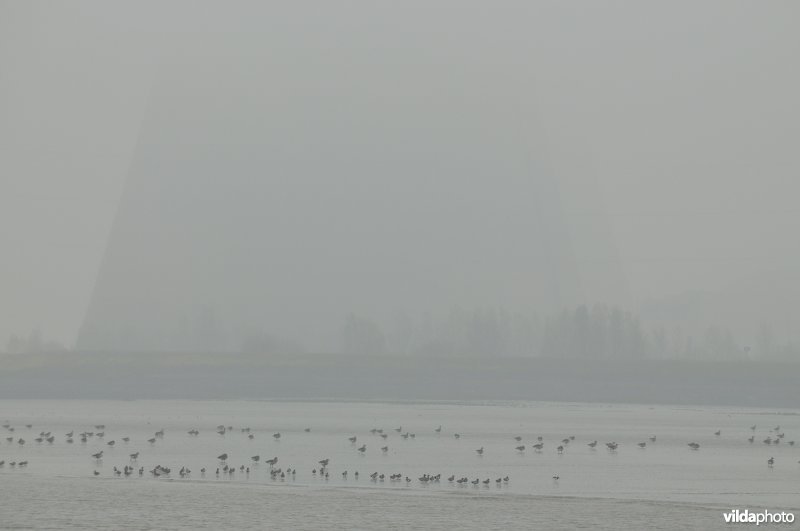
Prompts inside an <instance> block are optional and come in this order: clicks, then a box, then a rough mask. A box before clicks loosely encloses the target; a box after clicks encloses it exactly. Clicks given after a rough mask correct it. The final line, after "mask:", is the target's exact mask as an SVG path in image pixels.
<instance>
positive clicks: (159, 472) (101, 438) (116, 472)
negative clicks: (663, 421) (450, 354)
mask: <svg viewBox="0 0 800 531" xmlns="http://www.w3.org/2000/svg"><path fill="white" fill-rule="evenodd" d="M2 427H3V429H5V430H6V431H7V432H8V433H9V435H8V436H7V437H6V438H5V440H6V443H7V444H8V445H18V446H19V447H20V448H22V447H24V446H25V445H26V444H30V443H33V444H36V445H44V446H48V445H53V444H54V443H55V441H56V436H55V435H53V433H52V432H51V431H42V432H40V433H39V434H38V436H36V437H33V438H31V440H30V442H29V441H28V440H26V439H25V438H23V437H22V436H21V435H20V432H21V430H19V431H17V428H16V427H15V426H12V425H11V424H10V423H9V422H5V423H4V424H3V425H2ZM24 427H25V429H26V430H27V432H28V433H30V432H32V430H33V425H32V424H25V425H24ZM105 428H106V427H105V425H104V424H97V425H95V426H94V430H93V431H83V432H81V433H78V434H76V433H75V430H73V431H70V432H69V433H65V434H64V440H65V442H66V444H74V443H75V439H76V438H77V439H78V440H79V441H80V444H83V445H86V444H89V443H90V442H91V443H92V444H94V445H95V447H97V446H100V445H101V444H102V445H104V447H105V448H109V449H110V448H114V447H115V446H116V445H117V440H116V439H110V440H106V439H107V438H106V434H105ZM756 429H757V426H756V425H753V426H750V431H751V432H752V434H751V435H750V437H749V438H747V442H748V443H750V444H754V443H755V441H756V434H755V433H756ZM236 431H237V430H234V428H233V426H225V425H219V426H217V428H216V433H217V434H218V435H219V436H225V435H227V434H230V433H234V432H236ZM303 431H304V432H305V433H309V432H311V428H305V429H304V430H303ZM390 431H394V432H396V433H397V434H398V436H399V437H401V438H402V439H406V440H407V439H415V438H416V434H415V433H412V432H409V431H403V427H402V426H400V427H397V428H393V429H392V430H387V431H384V430H383V429H382V428H372V429H371V430H370V431H369V432H370V434H371V435H372V436H373V437H378V438H380V439H382V441H381V443H379V444H383V446H380V451H381V452H382V453H383V454H386V453H388V452H389V446H388V445H387V444H386V443H385V442H386V440H387V439H388V438H389V432H390ZM238 432H239V433H241V434H242V435H244V436H246V437H247V438H248V439H250V440H253V439H255V434H254V433H253V432H252V429H251V428H249V427H243V428H238ZM434 432H435V433H436V435H437V436H441V434H442V427H441V426H439V427H438V428H436V429H435V430H434ZM187 435H188V436H189V437H190V438H192V437H199V436H200V431H199V430H197V429H191V430H189V431H188V432H187ZM452 436H453V437H454V438H455V439H461V434H459V433H453V434H452ZM714 436H715V437H721V436H722V432H721V430H717V431H716V432H714ZM163 438H164V430H163V429H161V430H158V431H156V432H155V433H154V434H153V436H152V437H150V438H149V439H147V443H148V444H149V445H150V446H154V445H156V444H157V443H158V441H159V440H161V439H163ZM272 438H273V439H274V440H276V441H277V440H280V438H281V434H280V433H279V432H276V433H273V434H272ZM510 439H511V440H513V441H515V443H516V446H514V447H513V449H514V450H515V451H516V452H517V453H524V452H525V451H527V450H533V451H534V452H537V453H541V452H543V451H544V450H545V442H544V440H543V437H541V436H539V437H536V442H534V443H533V444H525V443H524V442H523V438H522V436H520V435H517V436H514V437H510ZM784 439H785V433H784V432H782V431H781V427H780V425H779V426H775V427H774V428H772V429H770V430H769V433H768V434H767V435H766V438H765V439H763V440H762V443H763V444H766V445H770V446H772V445H778V444H781V441H783V440H784ZM574 440H575V436H574V435H570V436H568V437H564V438H563V439H561V440H560V441H558V442H557V443H555V445H554V449H555V451H556V452H557V453H558V454H563V453H564V452H565V451H566V450H567V448H568V447H569V446H570V444H572V443H573V441H574ZM656 440H657V438H656V436H655V435H652V436H649V437H647V439H646V440H643V441H641V442H639V443H636V446H637V447H638V448H639V449H640V450H644V449H645V448H647V446H648V444H650V445H653V444H655V443H656ZM119 441H120V442H121V444H123V445H127V444H129V443H130V442H131V439H130V437H120V438H119ZM347 441H348V442H349V443H350V445H351V446H352V447H354V448H355V450H356V451H357V452H358V453H359V454H362V455H363V454H365V453H366V452H367V445H366V444H364V443H363V441H359V439H358V436H357V435H353V436H351V437H349V438H348V439H347ZM510 444H511V443H510ZM784 444H786V445H789V446H794V444H795V441H793V440H789V441H786V442H785V443H784ZM597 445H598V442H597V441H596V440H594V441H591V442H588V443H587V446H588V447H589V448H590V449H591V450H595V449H596V448H597ZM509 446H510V445H509ZM687 446H688V447H689V449H690V450H693V451H697V450H699V449H700V444H699V443H697V442H689V443H687ZM605 447H606V449H607V450H608V451H609V452H616V451H617V449H618V448H619V444H618V443H617V442H615V441H611V442H606V443H605ZM104 453H105V450H102V449H101V450H99V451H97V452H94V453H92V454H90V455H89V456H88V457H91V459H92V460H94V462H95V463H96V464H100V463H101V462H102V460H103V457H104ZM475 454H476V455H477V456H479V457H482V456H483V455H484V447H483V446H481V447H480V448H477V449H475ZM128 457H129V461H128V462H127V463H125V464H124V465H122V467H121V468H119V467H117V466H114V467H113V469H112V471H111V474H112V475H113V476H117V477H122V476H124V477H130V476H144V475H145V474H147V475H149V476H152V477H155V478H161V477H163V478H172V477H174V476H173V475H172V468H173V467H167V466H163V465H161V464H156V465H154V466H153V468H151V469H150V468H149V467H148V470H145V467H144V466H139V464H138V461H139V457H140V452H139V451H138V450H137V451H135V452H132V453H129V454H128ZM230 460H231V459H230V456H229V455H228V454H227V453H223V454H220V455H218V456H217V457H216V461H217V463H216V466H214V467H213V469H214V470H213V474H214V477H216V478H219V477H220V476H222V477H224V478H232V477H234V476H235V474H237V472H238V473H239V474H240V475H242V474H243V475H245V476H246V477H249V475H250V472H251V467H253V468H256V467H257V466H258V465H259V464H260V463H262V462H263V463H264V464H266V465H268V466H269V475H270V478H271V479H272V480H274V481H285V480H287V479H288V480H294V479H296V476H297V469H296V468H292V467H291V466H289V467H287V468H285V469H284V468H283V467H278V466H277V465H278V457H277V456H275V457H272V458H271V459H264V460H263V461H262V459H261V456H260V455H253V456H250V458H249V459H247V464H239V465H238V467H237V466H236V465H229V464H228V461H230ZM798 463H800V461H798ZM329 464H330V459H329V458H324V459H320V460H318V461H317V465H318V466H315V467H314V468H313V469H312V470H311V471H310V472H311V476H312V477H314V478H318V479H323V480H327V479H329V478H330V469H329ZM6 465H8V467H9V468H25V467H27V466H28V460H21V461H9V462H8V463H7V462H6V460H5V459H0V468H4V467H6ZM774 465H775V458H774V457H770V458H769V459H768V460H767V466H768V467H770V468H771V467H773V466H774ZM199 472H200V477H201V478H205V477H207V472H208V473H209V474H210V473H211V468H209V469H207V468H206V467H203V468H201V469H200V470H199ZM338 473H339V474H340V475H341V477H342V479H344V480H346V479H348V477H352V478H354V479H355V480H358V479H359V472H358V471H357V470H355V471H353V473H352V476H351V475H350V473H349V471H348V470H343V471H341V472H338ZM92 474H93V475H94V476H100V475H101V472H100V471H99V470H97V467H94V470H93V472H92ZM191 474H192V471H191V470H190V469H189V468H188V467H186V466H181V468H180V469H179V470H178V472H177V475H178V476H179V477H180V478H188V477H191ZM368 477H369V481H371V482H374V483H383V482H385V481H386V480H388V481H389V482H391V483H395V484H396V483H400V484H403V483H404V484H406V485H408V484H410V483H411V482H412V481H413V480H412V479H411V478H410V477H408V476H406V475H404V474H402V473H392V474H385V473H382V472H377V471H376V472H372V473H371V474H369V476H368ZM559 479H560V477H559V476H558V475H555V476H553V480H554V481H558V480H559ZM417 481H418V482H419V483H421V484H429V483H440V482H441V481H442V474H441V473H436V474H431V473H425V474H423V475H422V476H419V477H418V478H417ZM446 481H447V482H448V483H449V484H455V485H459V486H466V485H467V484H471V485H473V486H475V487H478V486H480V485H481V484H482V485H484V486H485V487H489V486H490V485H491V484H492V483H494V484H495V485H496V486H497V487H502V486H504V485H507V484H508V483H509V477H508V476H503V477H498V478H484V479H481V478H475V479H470V478H468V477H466V476H459V477H457V476H456V474H452V475H450V476H449V477H447V478H446Z"/></svg>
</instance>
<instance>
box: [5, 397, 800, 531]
mask: <svg viewBox="0 0 800 531" xmlns="http://www.w3.org/2000/svg"><path fill="white" fill-rule="evenodd" d="M5 421H8V422H9V423H10V424H11V425H12V426H14V427H15V431H14V432H13V434H12V433H3V437H4V438H3V439H2V440H0V460H5V461H6V464H5V466H4V467H2V468H0V500H2V504H1V505H0V525H1V526H3V527H4V528H50V529H65V528H71V527H72V528H110V529H120V528H133V529H195V528H208V529H217V528H220V527H229V528H235V529H239V528H245V527H247V528H254V527H255V528H272V527H274V528H278V527H284V528H285V527H288V526H292V527H293V528H297V529H318V528H330V527H336V528H354V529H373V528H376V527H381V528H390V529H391V528H401V527H402V528H412V529H427V528H433V527H441V526H443V525H446V526H458V527H459V528H462V529H486V528H509V527H512V526H514V527H517V528H526V529H528V528H542V529H558V528H563V529H571V528H580V527H584V528H593V529H620V528H626V529H644V528H654V529H675V528H693V529H709V528H717V527H719V528H722V527H725V526H726V524H724V523H723V520H722V512H723V511H725V510H729V509H731V508H734V507H735V508H741V509H744V508H749V509H751V510H764V509H768V510H770V511H778V510H792V511H793V512H794V513H795V514H797V515H800V463H798V460H800V446H797V445H796V446H793V447H792V446H789V445H788V444H787V442H788V441H789V440H792V439H795V438H796V439H798V444H800V415H798V413H797V412H796V411H790V410H774V409H773V410H758V409H741V408H703V407H695V408H692V407H670V406H631V405H596V404H591V405H590V404H567V403H487V404H477V403H458V404H456V403H399V404H398V403H391V404H389V403H382V402H280V401H127V402H119V401H46V400H42V401H36V400H31V401H27V400H26V401H15V400H4V401H0V422H3V423H4V422H5ZM25 424H33V427H32V428H30V429H28V428H26V427H25ZM96 424H105V425H106V428H105V436H104V438H103V439H98V438H97V437H91V438H89V439H88V442H87V443H85V444H83V443H81V442H80V439H79V438H78V437H75V439H74V440H75V442H74V443H73V444H68V443H66V442H65V437H64V434H65V433H66V432H68V431H71V430H75V432H76V434H77V433H79V432H81V431H84V430H85V431H97V430H96V429H95V428H94V425H96ZM219 424H224V425H230V426H233V428H234V429H233V430H232V431H229V432H227V433H226V434H225V435H218V434H217V433H215V428H216V426H217V425H219ZM753 424H756V425H757V426H758V427H757V430H756V432H755V435H756V442H755V443H753V444H750V443H748V442H747V438H748V437H749V436H750V435H751V434H752V432H751V431H750V429H749V426H751V425H753ZM439 425H441V426H442V431H441V433H436V432H435V431H434V430H435V428H436V427H438V426H439ZM777 425H780V426H781V432H784V433H785V434H786V437H785V439H783V441H782V442H781V444H779V445H766V444H764V443H762V442H761V441H762V439H764V438H765V437H767V436H768V435H771V436H773V437H774V432H771V431H770V430H771V428H774V427H775V426H777ZM242 427H249V428H251V432H250V433H252V434H254V438H253V439H252V440H251V439H249V438H248V437H247V434H246V433H243V432H241V430H240V428H242ZM307 427H308V428H311V431H310V432H308V433H307V432H305V431H304V429H305V428H307ZM398 427H402V433H407V432H408V433H414V434H415V437H413V438H412V437H410V436H409V437H408V438H403V437H401V436H400V434H399V433H398V432H396V431H394V429H393V428H398ZM192 428H196V429H198V430H199V431H200V434H199V436H196V437H195V436H191V435H189V434H187V431H188V430H190V429H192ZM372 428H382V429H383V430H384V433H386V434H387V435H388V437H387V438H386V440H385V441H384V439H382V438H381V437H380V436H379V435H377V434H371V433H370V429H372ZM160 429H164V431H165V435H164V438H163V439H158V440H157V441H156V442H155V443H154V444H150V443H148V442H147V439H149V438H150V437H152V436H153V434H154V432H155V431H157V430H160ZM716 430H721V435H720V436H715V435H714V432H715V431H716ZM2 431H3V432H5V431H6V430H2ZM41 431H52V432H53V434H54V435H55V436H56V440H55V442H54V443H53V444H48V443H46V442H43V443H36V442H34V439H35V438H36V437H37V436H38V434H39V433H40V432H41ZM278 432H279V433H280V434H281V437H280V439H278V440H276V439H275V438H273V436H272V435H273V434H274V433H278ZM454 433H459V434H461V438H459V439H456V438H455V437H454V436H453V434H454ZM353 435H355V436H357V438H358V441H357V443H356V444H351V443H350V442H349V441H348V440H347V439H348V437H350V436H353ZM516 435H519V436H521V437H522V438H523V441H522V443H517V442H516V441H515V440H514V439H513V437H514V436H516ZM651 435H655V436H656V437H657V440H656V442H654V443H653V442H650V441H649V439H648V437H649V436H651ZM7 436H13V437H14V438H15V442H13V443H9V442H7V441H6V440H5V437H7ZM125 436H127V437H130V439H131V440H130V442H129V443H123V442H122V440H121V438H122V437H125ZM538 436H541V437H542V438H543V442H544V444H545V447H544V450H543V451H542V452H541V453H539V452H534V451H533V450H532V449H531V448H530V445H531V444H533V443H535V442H536V438H537V437H538ZM569 436H575V439H574V440H573V441H571V442H569V443H568V444H566V445H565V450H564V452H563V454H559V453H558V452H557V451H556V447H557V446H558V445H559V444H561V442H560V441H561V439H563V438H565V437H567V438H568V437H569ZM19 437H22V438H24V439H26V441H27V442H26V444H25V445H23V446H20V445H19V444H17V443H16V440H17V439H18V438H19ZM595 439H596V440H598V441H599V443H598V446H597V448H596V449H591V448H589V447H588V446H587V445H586V443H587V442H588V441H591V440H595ZM110 440H115V441H116V444H115V445H114V446H113V447H109V446H108V445H107V444H106V443H107V442H108V441H110ZM607 441H616V442H617V443H619V449H618V450H617V451H616V452H610V451H608V450H607V449H606V448H605V446H604V443H605V442H607ZM642 441H645V442H647V446H646V448H644V449H641V448H639V447H638V446H637V445H636V443H638V442H642ZM691 441H696V442H698V443H700V445H701V447H700V449H699V450H698V451H692V450H690V449H689V448H688V447H687V443H688V442H691ZM361 444H366V445H367V449H366V452H365V453H364V454H363V455H362V454H361V453H360V452H358V451H357V450H356V448H357V447H358V446H360V445H361ZM518 444H525V445H526V451H525V452H518V451H517V450H515V447H516V446H517V445H518ZM384 445H387V446H388V447H389V451H388V452H386V453H384V452H382V451H381V450H380V447H381V446H384ZM480 447H483V448H484V454H483V455H482V456H480V455H478V454H477V453H476V452H475V450H476V449H477V448H480ZM99 450H104V453H105V455H104V458H103V460H102V461H100V462H96V461H95V460H93V459H92V458H91V457H90V456H91V454H92V453H95V452H97V451H99ZM135 451H140V452H141V455H140V457H139V460H138V463H137V464H136V466H137V467H138V466H143V467H144V468H145V470H150V469H152V468H153V467H154V466H155V465H156V464H160V465H163V466H168V467H171V468H172V474H170V476H171V478H164V477H161V478H158V479H155V478H153V477H152V476H151V475H149V474H148V473H147V472H146V473H145V475H144V477H141V478H140V477H138V475H137V474H134V476H132V477H130V478H124V477H123V478H118V477H114V474H113V472H112V470H113V467H114V466H117V467H118V468H122V467H123V466H124V465H126V464H129V463H130V460H129V457H128V455H129V454H130V453H132V452H135ZM222 453H227V454H229V456H230V457H229V459H228V464H230V465H235V466H236V467H239V466H240V465H245V466H250V467H251V468H250V473H249V474H247V473H241V472H239V471H237V472H236V474H235V475H234V476H233V477H229V476H227V475H225V474H222V475H221V476H220V477H219V478H217V476H216V474H215V469H216V468H217V467H218V466H219V464H218V462H217V460H216V456H217V455H219V454H222ZM253 455H260V456H261V458H262V460H263V459H268V458H271V457H274V456H277V457H278V458H279V463H278V465H277V466H278V467H281V468H283V469H284V470H285V469H286V468H287V467H292V468H297V474H296V476H295V477H294V479H291V477H289V478H286V479H283V480H281V479H272V478H271V477H270V474H269V472H268V471H269V466H268V465H266V464H264V463H261V464H258V465H253V464H252V462H251V460H250V456H253ZM769 457H774V458H775V466H774V467H772V468H769V467H768V466H767V459H768V458H769ZM323 458H329V459H330V465H329V472H330V476H329V478H327V479H324V478H321V477H320V475H319V474H317V475H314V474H312V469H314V468H319V465H318V463H317V462H318V461H319V460H320V459H323ZM20 460H28V461H29V465H28V466H27V467H26V468H21V469H20V468H18V467H15V468H12V467H10V465H9V463H10V462H11V461H20ZM182 466H186V467H188V468H190V469H191V470H192V473H191V475H190V476H189V477H187V478H180V476H179V475H178V474H177V471H178V470H179V469H180V468H181V467H182ZM202 467H206V468H207V469H208V472H207V473H206V475H205V477H202V475H201V474H200V469H201V468H202ZM95 470H97V471H98V472H100V475H99V476H97V477H94V476H93V472H94V471H95ZM344 470H347V471H349V475H348V476H349V477H348V478H347V479H344V478H342V476H341V472H342V471H344ZM355 471H359V473H360V478H359V479H357V480H356V479H355V478H354V477H353V473H354V472H355ZM376 471H377V472H379V473H384V474H386V475H387V476H388V475H389V474H392V473H401V474H403V476H404V477H405V476H408V477H409V478H411V479H412V481H411V482H410V483H406V482H405V481H401V482H390V481H389V480H388V478H387V479H386V480H385V481H383V482H380V481H378V482H373V481H370V479H369V474H370V473H372V472H376ZM424 473H431V474H439V473H440V474H442V480H441V481H440V482H439V483H430V484H424V483H422V482H420V481H418V479H417V478H418V477H419V476H421V475H422V474H424ZM451 474H455V475H456V477H461V476H466V477H469V478H470V479H471V480H472V479H475V478H480V479H481V480H483V479H486V478H489V479H491V481H490V484H489V485H487V486H484V485H483V484H480V486H473V485H471V484H469V485H466V486H457V485H452V484H449V483H448V482H447V480H446V478H447V477H448V476H450V475H451ZM554 475H558V476H559V479H558V480H554V479H553V476H554ZM503 476H509V482H508V483H507V484H504V483H501V485H499V486H498V485H497V484H496V483H495V481H494V480H495V479H496V478H498V477H503ZM795 525H797V524H795ZM761 527H762V528H763V527H764V526H761ZM781 527H782V528H787V527H792V526H787V525H783V526H781Z"/></svg>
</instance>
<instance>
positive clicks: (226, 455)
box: [217, 454, 228, 463]
mask: <svg viewBox="0 0 800 531" xmlns="http://www.w3.org/2000/svg"><path fill="white" fill-rule="evenodd" d="M217 459H219V460H220V461H222V462H223V463H224V462H225V461H227V460H228V454H222V455H218V456H217Z"/></svg>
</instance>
